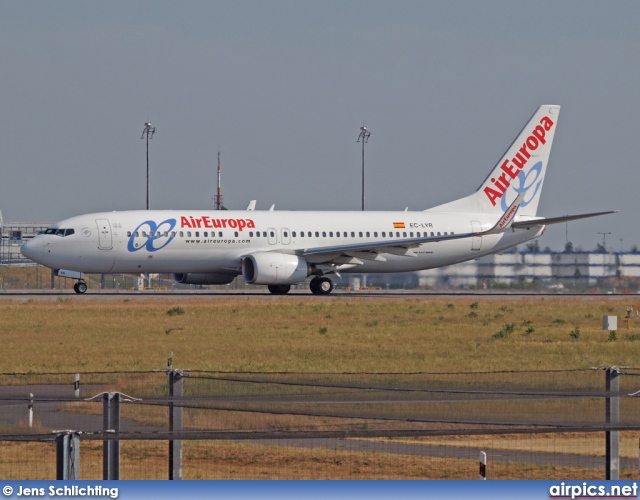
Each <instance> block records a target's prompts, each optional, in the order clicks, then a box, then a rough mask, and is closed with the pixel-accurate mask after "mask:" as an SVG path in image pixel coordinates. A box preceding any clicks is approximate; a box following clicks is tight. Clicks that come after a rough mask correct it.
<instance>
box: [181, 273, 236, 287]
mask: <svg viewBox="0 0 640 500" xmlns="http://www.w3.org/2000/svg"><path fill="white" fill-rule="evenodd" d="M234 278H235V275H234V274H223V273H183V274H174V275H173V279H174V280H176V282H177V283H183V284H185V285H226V284H228V283H231V282H232V281H233V279H234Z"/></svg>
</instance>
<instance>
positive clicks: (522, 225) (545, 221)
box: [511, 210, 620, 229]
mask: <svg viewBox="0 0 640 500" xmlns="http://www.w3.org/2000/svg"><path fill="white" fill-rule="evenodd" d="M619 211H620V210H609V211H607V212H593V213H591V214H579V215H563V216H561V217H548V218H540V219H530V220H524V221H522V220H520V221H517V222H512V223H511V227H514V228H516V229H527V228H530V227H533V226H548V225H549V224H560V223H561V222H569V221H572V220H579V219H587V218H589V217H598V216H599V215H608V214H616V213H618V212H619Z"/></svg>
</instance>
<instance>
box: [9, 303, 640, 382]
mask: <svg viewBox="0 0 640 500" xmlns="http://www.w3.org/2000/svg"><path fill="white" fill-rule="evenodd" d="M634 299H636V298H635V297H630V298H622V299H621V298H607V297H604V298H597V299H595V298H586V299H580V298H577V299H576V298H568V299H558V298H553V299H548V298H537V297H536V298H526V299H517V300H514V299H504V298H502V299H488V300H487V299H482V298H480V299H475V298H473V299H469V298H459V299H437V298H431V297H428V298H422V297H421V298H406V299H380V300H362V299H354V298H339V297H331V298H327V299H321V298H314V299H311V300H310V299H307V298H296V297H295V296H292V297H284V298H267V299H264V298H256V297H242V298H228V297H213V298H211V297H207V298H202V299H191V300H181V299H180V298H171V299H164V298H163V299H156V300H144V299H142V300H128V299H112V300H100V299H95V300H85V299H84V298H75V297H70V298H68V299H62V300H59V301H56V302H51V301H37V300H29V301H26V302H23V301H10V300H3V301H0V317H2V318H3V321H2V322H3V324H2V334H1V338H2V342H3V346H4V348H5V351H6V352H10V353H11V356H8V357H5V358H4V359H3V363H2V371H5V372H14V371H15V372H28V371H35V372H39V371H56V372H60V371H91V370H146V369H154V368H162V367H164V366H165V363H166V361H165V360H166V356H167V353H168V352H169V351H173V352H174V364H175V366H179V367H181V368H191V369H200V370H238V371H311V372H313V371H337V372H341V371H354V372H358V371H387V372H393V371H397V372H406V371H431V372H437V371H476V370H480V371H486V370H496V369H501V370H502V369H521V370H522V369H558V368H585V367H591V366H611V365H630V366H634V365H635V364H636V359H637V353H638V351H639V347H640V343H638V342H636V341H632V340H627V339H626V338H625V334H626V333H627V332H626V330H624V331H620V332H619V333H618V340H617V341H616V342H609V341H608V334H607V333H606V332H603V331H602V329H601V317H602V316H603V315H605V314H618V315H620V316H622V315H623V313H624V310H625V308H626V306H627V305H634V306H637V305H638V304H636V303H635V302H634ZM474 302H478V304H479V305H478V307H477V308H473V309H472V308H471V307H470V306H471V305H472V304H473V303H474ZM174 307H181V308H182V309H183V310H184V312H185V314H176V315H169V314H167V312H168V311H169V310H170V309H172V308H174ZM508 324H514V325H515V331H513V332H512V333H510V334H509V335H508V336H507V337H506V338H494V335H495V334H496V333H498V332H500V331H501V330H504V327H505V325H508ZM575 327H578V328H579V330H580V338H579V340H573V339H572V338H571V337H570V335H569V334H570V332H571V331H572V330H573V329H574V328H575ZM633 327H634V328H636V329H637V328H639V327H640V325H636V324H634V325H633ZM529 328H533V330H534V331H533V332H531V333H528V334H527V333H526V332H527V330H528V329H529ZM630 333H633V330H632V331H631V332H630Z"/></svg>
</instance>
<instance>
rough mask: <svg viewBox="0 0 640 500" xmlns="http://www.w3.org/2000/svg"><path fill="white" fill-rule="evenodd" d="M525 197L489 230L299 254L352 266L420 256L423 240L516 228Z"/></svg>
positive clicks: (520, 196)
mask: <svg viewBox="0 0 640 500" xmlns="http://www.w3.org/2000/svg"><path fill="white" fill-rule="evenodd" d="M523 198H524V193H521V194H520V195H518V196H517V197H516V199H515V200H514V201H513V203H511V205H509V208H507V210H506V211H505V212H504V214H503V215H502V216H501V217H500V219H498V222H496V224H495V225H494V226H493V227H492V228H491V229H489V230H487V231H481V232H475V233H474V232H469V233H459V234H446V235H444V234H443V235H439V236H423V237H420V238H402V239H395V240H379V241H376V242H367V243H355V244H347V245H335V246H332V247H318V248H306V249H304V250H301V251H299V252H297V253H298V255H300V256H302V257H307V258H308V260H309V261H318V262H326V263H334V264H352V265H358V264H362V261H360V260H359V259H363V260H374V261H385V260H386V259H385V258H384V257H383V256H382V255H380V254H383V253H387V254H392V255H399V256H404V257H416V256H417V254H416V253H415V252H413V250H411V249H412V248H415V247H418V246H420V245H421V244H423V243H435V242H439V241H449V240H460V239H464V238H473V237H477V236H485V235H489V234H498V233H504V232H505V231H506V230H507V229H509V228H510V227H512V225H513V220H514V218H515V216H516V214H517V212H518V208H520V204H521V203H522V199H523ZM318 257H319V258H318Z"/></svg>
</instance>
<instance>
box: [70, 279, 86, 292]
mask: <svg viewBox="0 0 640 500" xmlns="http://www.w3.org/2000/svg"><path fill="white" fill-rule="evenodd" d="M73 291H74V292H76V293H84V292H86V291H87V284H86V283H85V282H84V281H78V282H77V283H76V284H75V285H73Z"/></svg>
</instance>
